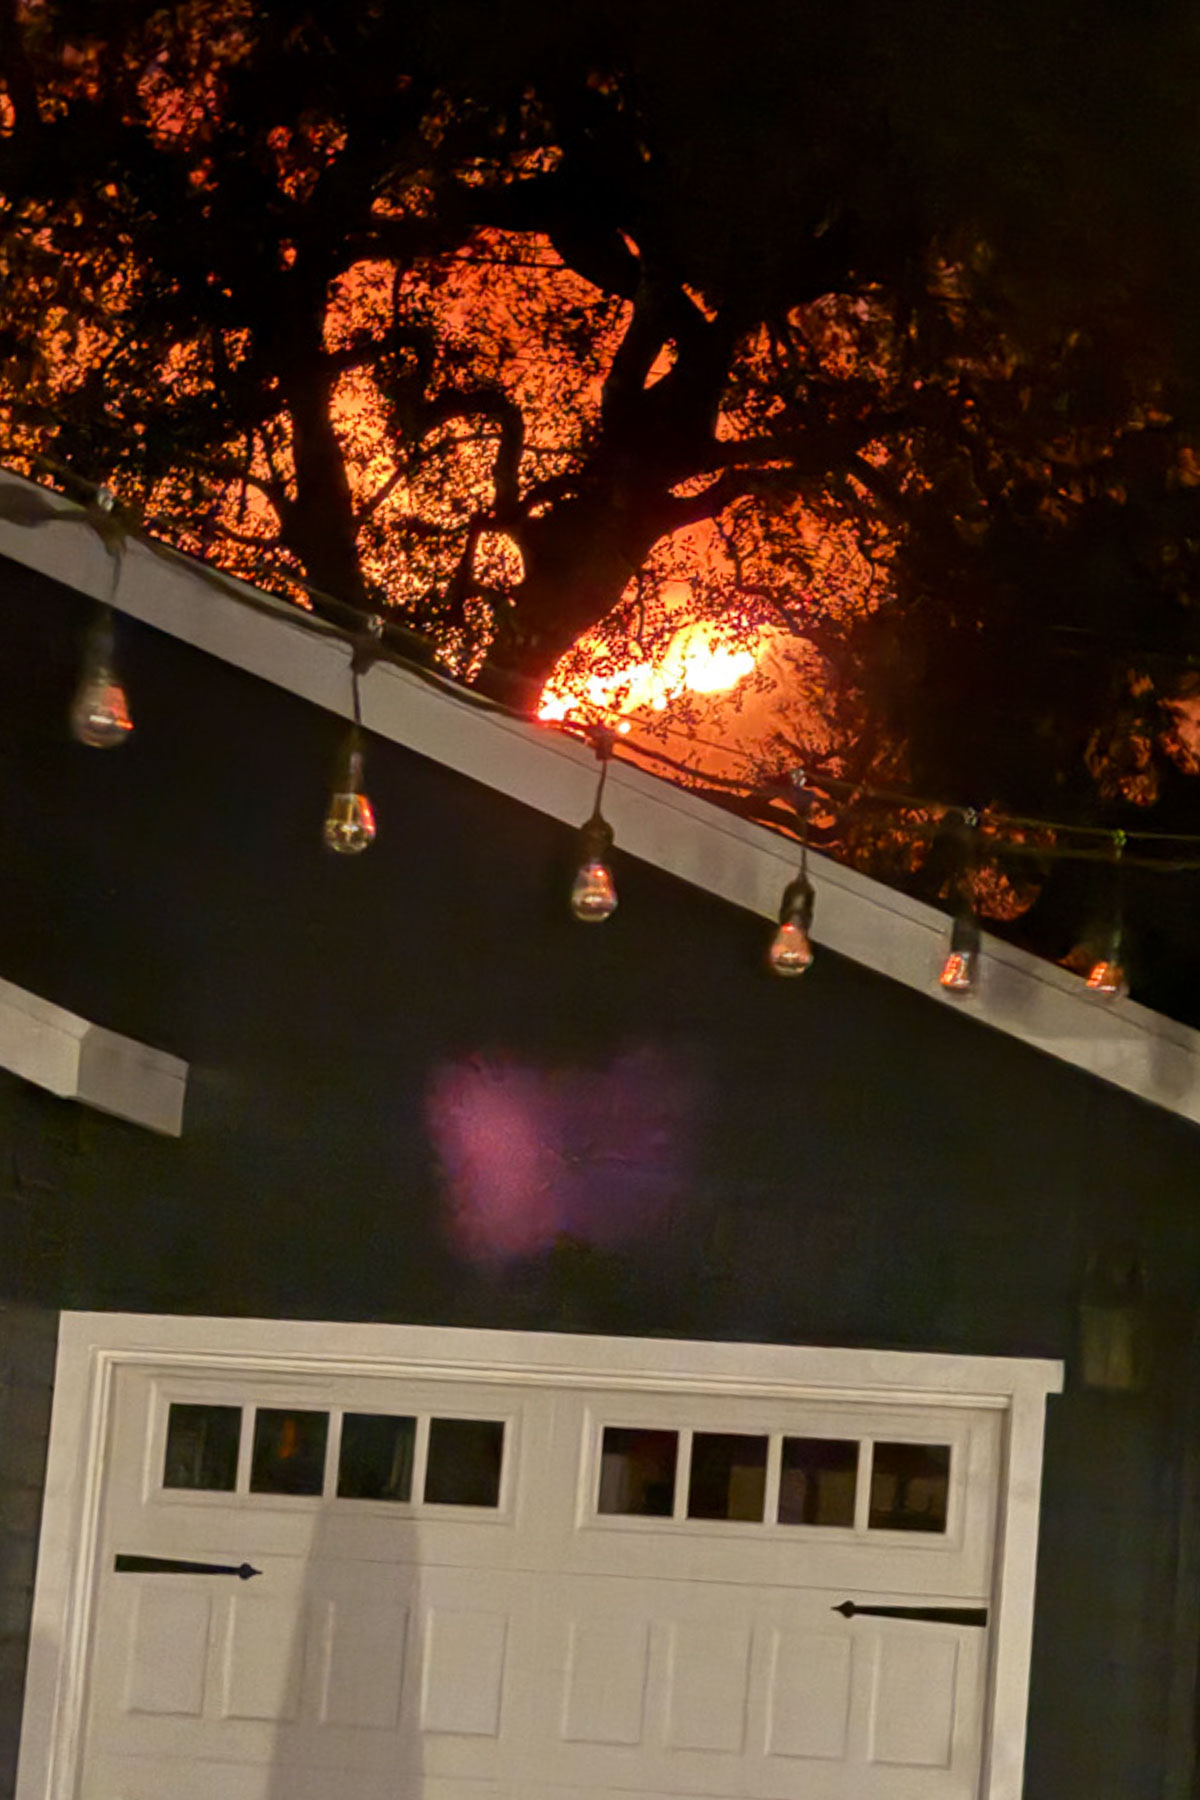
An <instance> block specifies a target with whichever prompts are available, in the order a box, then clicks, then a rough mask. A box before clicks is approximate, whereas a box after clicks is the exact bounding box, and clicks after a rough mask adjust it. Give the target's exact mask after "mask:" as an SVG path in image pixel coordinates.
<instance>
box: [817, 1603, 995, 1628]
mask: <svg viewBox="0 0 1200 1800" xmlns="http://www.w3.org/2000/svg"><path fill="white" fill-rule="evenodd" d="M830 1610H831V1611H832V1612H836V1613H841V1615H842V1617H843V1618H844V1619H853V1618H856V1617H857V1615H858V1614H859V1613H869V1614H870V1616H871V1617H872V1618H874V1619H923V1620H925V1622H926V1623H927V1624H930V1625H986V1624H987V1622H988V1616H987V1607H986V1606H859V1605H857V1604H856V1603H855V1602H854V1601H853V1600H843V1601H842V1604H841V1605H840V1606H834V1607H832V1608H831V1609H830Z"/></svg>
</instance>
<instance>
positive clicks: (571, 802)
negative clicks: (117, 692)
mask: <svg viewBox="0 0 1200 1800" xmlns="http://www.w3.org/2000/svg"><path fill="white" fill-rule="evenodd" d="M9 487H13V488H16V489H17V490H19V491H21V492H23V493H25V494H27V495H36V496H38V498H39V500H40V501H41V502H42V503H43V504H45V505H48V506H53V508H54V509H55V511H56V512H59V513H61V515H62V518H61V521H59V520H57V519H56V520H54V521H53V522H51V523H47V524H41V525H36V526H24V525H15V524H13V523H11V522H10V521H7V520H4V519H0V555H3V556H7V557H10V558H11V559H12V560H13V561H14V562H19V563H23V564H25V565H26V566H27V567H29V568H32V569H36V570H37V571H38V572H39V573H41V574H43V575H47V576H49V577H51V578H52V579H53V580H56V581H59V582H62V583H63V584H64V586H67V587H70V588H74V589H75V590H76V591H77V592H79V593H82V594H88V595H91V596H92V597H93V598H95V599H98V600H109V599H111V601H112V604H113V605H114V606H115V607H116V608H117V609H118V610H119V611H121V612H123V613H127V614H128V615H129V616H130V617H132V618H137V619H140V620H142V621H143V622H144V623H145V624H148V625H152V626H154V627H155V628H156V629H157V630H159V631H162V632H165V633H167V634H168V635H169V636H171V637H174V638H176V639H178V640H179V641H181V642H183V643H187V644H190V645H192V646H194V647H195V648H196V649H198V650H204V651H206V652H207V653H208V654H209V655H212V656H216V657H218V658H220V660H222V661H223V662H226V663H229V664H231V665H233V666H234V667H236V668H240V669H244V670H246V671H247V672H249V673H250V674H253V675H257V676H259V677H260V678H261V679H262V680H264V681H269V682H271V683H273V684H274V685H275V686H277V687H281V688H285V689H287V690H288V691H289V692H291V693H293V694H296V695H298V696H300V697H301V698H302V699H304V700H308V701H310V702H311V703H312V704H313V705H316V706H320V707H323V708H324V709H326V710H327V711H329V712H333V713H337V714H340V715H341V716H342V717H349V716H350V710H351V683H350V668H349V661H350V651H349V647H348V645H347V643H346V642H345V640H344V638H342V637H341V636H340V635H339V634H337V633H336V632H331V631H325V630H322V629H320V628H319V627H316V626H314V624H312V623H311V622H307V621H303V620H302V619H301V618H300V617H299V616H298V614H297V611H296V609H295V608H294V607H292V606H289V605H288V604H287V603H286V602H284V601H281V600H275V599H273V598H272V597H271V596H269V595H265V594H262V593H261V592H260V591H259V590H257V589H255V588H252V587H250V586H248V585H247V584H245V583H242V582H239V581H237V580H235V579H234V578H232V577H229V576H226V575H221V576H219V577H218V578H217V580H216V581H214V580H213V579H211V578H209V577H207V576H206V573H205V571H204V570H203V569H201V568H200V567H199V566H198V565H196V564H194V563H191V562H190V561H189V560H188V559H187V558H185V557H182V556H164V555H159V554H157V553H156V552H155V551H153V550H151V549H149V548H148V547H146V546H145V545H143V544H138V543H131V544H130V545H129V546H128V548H127V550H126V552H125V554H124V556H123V558H122V561H121V565H120V571H119V580H118V584H117V588H116V591H115V592H113V591H112V584H113V563H112V559H111V558H110V556H109V555H108V553H107V551H106V550H105V549H104V546H103V544H102V543H101V542H100V539H99V538H98V536H97V535H96V533H95V532H94V531H93V530H92V529H91V528H90V527H89V526H88V524H87V523H86V521H85V517H84V515H83V513H82V511H81V509H80V508H79V507H77V506H75V505H74V504H73V503H72V502H71V501H69V500H66V499H65V498H64V497H63V496H61V495H58V494H55V493H53V492H51V491H50V490H47V489H43V488H37V487H35V486H34V485H33V484H31V483H29V482H26V481H23V480H22V479H21V478H20V477H19V476H15V475H11V474H8V473H6V472H3V471H0V493H3V491H4V490H5V489H7V488H9ZM361 691H362V710H363V722H364V724H365V726H366V728H367V729H368V730H370V731H372V732H375V733H376V734H377V735H379V736H380V737H383V738H387V739H390V740H391V741H392V742H393V743H397V744H401V745H403V746H404V747H405V748H406V749H410V750H414V751H416V752H418V753H419V754H421V755H423V756H426V757H429V758H431V759H432V760H433V761H435V762H438V763H441V764H442V765H443V766H445V767H446V768H449V769H453V770H455V771H457V772H458V773H459V774H462V775H465V776H468V777H469V778H470V779H471V780H473V781H476V782H479V783H481V784H482V785H484V786H486V787H490V788H493V789H495V790H496V791H498V792H500V793H503V794H506V795H508V796H509V797H510V798H512V799H515V800H518V801H521V802H522V803H524V804H525V805H527V806H531V807H534V808H536V809H537V810H538V811H540V812H543V813H545V814H547V815H548V816H549V817H551V818H554V819H558V820H561V821H563V822H564V823H567V824H580V823H582V821H583V820H584V819H586V818H587V817H588V815H589V814H590V812H591V809H592V801H593V796H594V793H595V784H596V762H595V758H594V757H593V755H592V754H591V752H590V751H589V750H588V749H587V748H586V746H584V745H583V744H581V743H579V742H578V741H577V740H575V739H573V738H571V737H569V736H567V735H565V734H562V733H556V732H553V731H551V730H548V729H546V728H545V727H542V726H537V725H534V724H532V723H527V722H526V721H524V720H522V719H517V718H513V717H512V716H510V715H508V714H506V713H504V712H500V711H496V710H493V709H491V708H490V707H488V706H487V705H485V704H481V703H480V702H479V701H478V700H477V699H474V698H472V697H471V696H470V695H469V694H466V693H464V692H462V691H461V690H455V689H453V688H452V687H451V686H450V685H449V684H446V685H441V684H438V683H436V682H431V681H429V680H426V679H424V678H423V677H421V676H419V675H415V674H413V673H411V672H410V671H409V670H407V669H403V668H399V667H397V666H396V665H395V664H392V663H386V662H379V663H375V664H373V665H372V666H371V668H370V669H369V670H368V671H367V673H366V674H365V675H364V676H363V678H362V682H361ZM605 813H606V816H607V817H608V819H609V820H610V822H611V824H612V826H613V828H614V831H615V833H616V838H617V843H618V847H619V849H620V850H621V851H622V852H627V853H628V854H630V855H633V856H636V857H639V858H640V859H641V860H642V861H644V862H648V863H650V864H652V865H653V866H654V867H656V868H660V869H663V870H665V871H666V872H667V873H669V874H671V875H676V876H679V877H680V878H681V879H683V880H684V881H688V882H691V883H692V884H693V885H694V886H696V887H698V888H702V889H704V890H705V891H706V892H708V893H711V894H714V895H716V896H717V897H719V898H720V899H722V900H726V901H729V902H730V903H731V904H733V905H735V906H739V907H743V908H745V909H746V910H747V911H749V912H753V913H757V914H758V915H760V916H761V917H762V918H765V919H773V918H774V916H775V913H776V910H777V908H778V905H779V897H780V894H781V892H782V890H783V887H784V885H785V884H786V882H787V881H788V880H789V879H790V878H791V876H792V875H793V874H794V873H795V865H796V852H795V848H794V846H793V845H791V844H789V843H788V842H787V840H785V839H783V838H781V837H779V836H777V835H776V834H775V833H773V832H771V831H769V830H767V829H766V828H765V827H763V826H761V825H755V824H753V823H751V822H750V821H749V820H745V819H741V818H738V817H737V816H736V815H734V814H732V813H726V812H724V811H722V810H721V809H720V808H718V807H715V806H713V805H711V804H709V803H708V802H707V801H705V800H701V799H699V798H697V797H696V796H695V795H691V794H688V793H686V792H683V791H682V790H680V789H678V788H675V787H672V786H671V785H670V784H669V783H667V782H665V781H662V780H660V779H659V778H658V777H657V776H654V775H650V774H648V773H646V772H645V771H644V770H641V769H637V768H634V767H632V766H631V765H629V764H623V763H614V764H613V765H612V766H611V768H610V771H609V777H608V785H607V788H606V790H605ZM809 873H810V875H811V877H812V882H813V887H814V889H815V890H816V901H817V905H816V915H815V920H814V928H813V936H814V938H815V939H816V940H817V942H818V943H821V944H824V945H827V946H828V948H829V949H831V950H835V951H837V952H838V953H839V954H840V955H842V956H845V957H848V958H850V959H851V960H852V961H854V962H858V963H861V964H863V965H864V966H865V967H867V968H869V969H872V970H874V971H876V972H877V973H879V974H881V975H886V976H888V977H889V978H890V979H892V980H893V981H899V982H901V983H903V984H904V985H905V986H906V987H910V988H914V989H916V990H917V991H918V992H919V993H922V994H924V995H926V996H927V997H928V999H929V1001H930V1004H931V1005H939V1006H950V1007H953V1008H954V1009H955V1010H956V1011H959V1012H962V1013H965V1014H966V1015H967V1016H968V1017H970V1018H973V1019H976V1020H978V1021H979V1022H980V1023H981V1024H985V1025H990V1026H992V1027H993V1028H994V1029H996V1030H998V1031H1002V1032H1004V1033H1006V1034H1007V1035H1008V1036H1010V1037H1014V1038H1016V1039H1018V1040H1019V1041H1021V1042H1022V1043H1026V1044H1030V1045H1032V1046H1034V1047H1035V1048H1037V1049H1039V1050H1042V1051H1044V1052H1045V1053H1046V1054H1047V1055H1050V1056H1053V1057H1056V1058H1057V1059H1058V1060H1059V1061H1061V1062H1065V1063H1069V1064H1071V1065H1072V1066H1074V1067H1076V1068H1079V1069H1083V1070H1085V1071H1086V1072H1087V1073H1089V1074H1092V1075H1096V1076H1099V1077H1100V1078H1101V1079H1102V1080H1105V1081H1108V1082H1111V1083H1112V1084H1113V1085H1114V1086H1116V1087H1120V1088H1124V1089H1126V1090H1127V1091H1128V1092H1129V1093H1132V1094H1136V1095H1138V1096H1140V1097H1141V1098H1142V1099H1145V1100H1149V1101H1151V1102H1152V1103H1153V1104H1155V1105H1157V1106H1161V1107H1164V1108H1165V1109H1166V1110H1167V1111H1169V1112H1174V1113H1178V1114H1180V1115H1181V1116H1182V1117H1184V1118H1187V1119H1192V1120H1194V1121H1196V1122H1197V1123H1200V1032H1197V1031H1195V1030H1193V1029H1191V1028H1190V1027H1188V1026H1184V1025H1178V1024H1176V1023H1174V1022H1173V1021H1172V1020H1169V1019H1165V1018H1163V1017H1161V1015H1159V1014H1157V1013H1153V1012H1150V1011H1149V1010H1148V1009H1147V1008H1146V1007H1143V1006H1139V1005H1137V1004H1136V1003H1135V1002H1134V1001H1131V1000H1108V999H1104V998H1103V997H1102V996H1099V995H1094V994H1092V993H1090V992H1089V991H1088V990H1087V988H1086V987H1085V986H1084V984H1083V983H1082V981H1080V980H1079V978H1078V977H1077V976H1073V975H1070V974H1068V973H1067V972H1066V971H1065V970H1063V969H1059V968H1057V967H1055V966H1054V965H1053V964H1051V963H1046V962H1043V961H1041V960H1040V959H1039V958H1037V957H1035V956H1031V955H1030V954H1029V953H1028V952H1026V951H1023V950H1019V949H1017V948H1015V947H1014V946H1012V945H1010V944H1005V943H1003V942H1000V941H998V940H997V939H994V938H991V937H986V938H985V939H984V951H985V955H984V974H983V979H982V981H981V983H980V986H979V988H978V989H977V990H976V991H974V992H972V993H971V994H968V995H964V996H961V997H960V996H950V995H947V994H945V993H944V992H943V990H942V989H941V988H940V986H939V985H938V981H937V974H938V970H939V968H940V966H941V961H942V958H943V956H944V952H945V938H946V928H947V920H946V917H945V915H944V914H943V913H940V912H938V911H937V910H936V908H934V907H931V906H926V905H925V904H923V903H922V902H921V901H917V900H913V899H911V898H909V897H908V896H907V895H905V894H900V893H896V892H895V891H893V890H892V889H891V888H888V887H885V886H884V885H883V884H882V883H881V882H878V881H873V880H871V879H870V878H869V877H868V876H865V875H861V874H859V873H858V872H857V871H856V870H853V869H846V868H843V867H842V866H841V865H840V864H838V863H834V862H831V861H830V860H829V859H827V858H824V857H820V856H817V855H812V854H810V856H809Z"/></svg>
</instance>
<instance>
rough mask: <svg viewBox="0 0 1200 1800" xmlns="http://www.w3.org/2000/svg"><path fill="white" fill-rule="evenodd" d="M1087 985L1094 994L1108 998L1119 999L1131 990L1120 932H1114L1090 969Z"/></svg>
mask: <svg viewBox="0 0 1200 1800" xmlns="http://www.w3.org/2000/svg"><path fill="white" fill-rule="evenodd" d="M1087 985H1088V987H1090V988H1091V990H1092V992H1093V994H1103V996H1104V998H1105V999H1106V1000H1119V999H1120V998H1121V996H1122V995H1123V994H1127V993H1128V992H1129V981H1128V979H1127V977H1126V974H1125V958H1124V955H1123V952H1122V947H1121V937H1120V933H1119V932H1114V933H1113V935H1112V937H1111V939H1110V940H1109V942H1108V944H1107V945H1106V947H1105V949H1104V950H1103V951H1102V952H1101V954H1100V955H1099V956H1098V957H1097V958H1096V960H1095V962H1094V963H1093V964H1092V966H1091V968H1090V969H1089V970H1088V974H1087Z"/></svg>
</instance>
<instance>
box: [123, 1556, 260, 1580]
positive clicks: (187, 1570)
mask: <svg viewBox="0 0 1200 1800" xmlns="http://www.w3.org/2000/svg"><path fill="white" fill-rule="evenodd" d="M113 1568H114V1569H115V1570H116V1572H117V1574H118V1575H236V1576H237V1578H238V1580H239V1581H249V1579H250V1577H251V1576H252V1575H261V1574H262V1570H261V1569H252V1568H251V1567H250V1564H249V1563H200V1562H177V1561H176V1560H175V1558H174V1557H171V1556H118V1557H115V1558H114V1559H113Z"/></svg>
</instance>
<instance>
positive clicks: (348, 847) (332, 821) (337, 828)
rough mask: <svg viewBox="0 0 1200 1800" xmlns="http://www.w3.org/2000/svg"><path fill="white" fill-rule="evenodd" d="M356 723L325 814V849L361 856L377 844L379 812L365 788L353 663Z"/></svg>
mask: <svg viewBox="0 0 1200 1800" xmlns="http://www.w3.org/2000/svg"><path fill="white" fill-rule="evenodd" d="M350 681H351V687H352V692H353V698H354V722H353V724H352V725H351V727H350V729H349V731H348V732H347V733H346V737H345V740H344V742H343V744H342V750H341V755H340V758H339V762H338V772H337V776H336V777H335V780H334V784H333V792H332V793H331V794H330V796H329V805H328V807H327V808H326V811H325V847H326V849H327V850H332V851H334V852H335V853H336V854H337V855H338V856H359V855H361V853H362V852H363V851H364V850H369V849H370V847H371V845H372V844H373V843H374V842H375V809H374V807H373V806H372V805H371V802H370V801H369V800H368V799H367V796H366V793H365V791H364V788H363V749H362V704H361V699H360V695H359V688H358V668H357V666H356V664H355V663H351V667H350Z"/></svg>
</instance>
